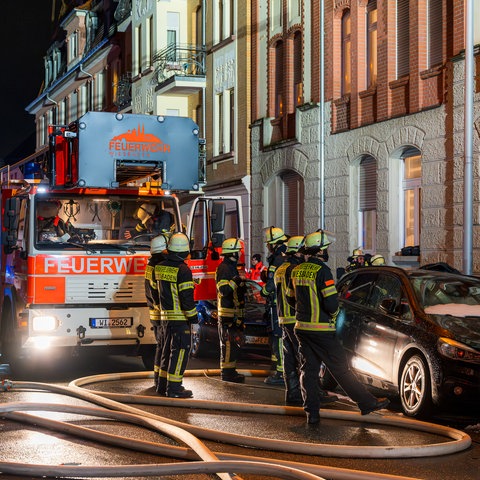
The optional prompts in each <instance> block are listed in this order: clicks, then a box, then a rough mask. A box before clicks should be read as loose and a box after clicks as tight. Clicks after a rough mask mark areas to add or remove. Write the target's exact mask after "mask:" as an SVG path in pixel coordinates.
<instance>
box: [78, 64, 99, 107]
mask: <svg viewBox="0 0 480 480" xmlns="http://www.w3.org/2000/svg"><path fill="white" fill-rule="evenodd" d="M80 71H81V72H82V73H84V74H85V75H88V76H89V77H90V78H91V79H92V88H91V91H90V93H91V95H90V98H89V99H88V100H89V102H88V103H89V104H90V105H88V109H87V110H88V111H92V110H93V86H94V81H95V80H94V78H93V75H92V74H91V73H89V72H87V71H86V70H84V69H83V66H82V64H80Z"/></svg>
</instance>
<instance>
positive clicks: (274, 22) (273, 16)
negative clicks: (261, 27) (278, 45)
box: [270, 0, 283, 30]
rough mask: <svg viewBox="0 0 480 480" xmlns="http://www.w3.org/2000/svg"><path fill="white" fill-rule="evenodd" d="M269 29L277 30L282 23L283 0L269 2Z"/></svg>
mask: <svg viewBox="0 0 480 480" xmlns="http://www.w3.org/2000/svg"><path fill="white" fill-rule="evenodd" d="M270 25H271V27H270V30H278V29H279V28H282V25H283V0H271V2H270Z"/></svg>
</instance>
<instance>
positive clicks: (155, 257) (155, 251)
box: [145, 233, 168, 392]
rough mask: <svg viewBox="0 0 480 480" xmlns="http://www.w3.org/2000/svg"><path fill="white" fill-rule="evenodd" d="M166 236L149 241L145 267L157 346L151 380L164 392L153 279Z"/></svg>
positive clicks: (164, 251) (164, 250)
mask: <svg viewBox="0 0 480 480" xmlns="http://www.w3.org/2000/svg"><path fill="white" fill-rule="evenodd" d="M167 243H168V236H167V235H166V234H163V233H162V234H160V235H158V237H155V238H154V239H152V241H151V243H150V254H151V257H150V259H149V261H148V264H147V266H146V267H145V297H146V299H147V305H148V311H149V315H150V322H151V324H152V326H153V333H154V334H155V340H156V342H157V347H156V350H155V360H154V363H153V381H154V383H155V390H159V391H160V392H165V391H166V388H167V376H166V375H164V376H163V377H162V379H161V381H160V385H159V380H158V377H159V373H160V360H161V357H162V349H163V337H164V329H163V328H161V326H162V324H163V322H160V297H159V292H158V285H157V282H156V281H155V266H156V265H158V264H159V263H160V262H162V261H164V260H165V259H166V254H167Z"/></svg>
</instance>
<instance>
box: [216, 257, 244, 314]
mask: <svg viewBox="0 0 480 480" xmlns="http://www.w3.org/2000/svg"><path fill="white" fill-rule="evenodd" d="M235 277H238V270H237V262H236V261H232V260H230V259H229V258H228V257H224V259H223V261H222V262H221V263H220V264H219V265H218V267H217V271H216V272H215V282H216V284H217V311H218V316H219V317H230V318H234V317H237V318H242V319H243V317H244V316H245V311H244V307H245V290H244V289H242V288H239V286H238V285H237V284H236V283H235V282H234V281H233V279H234V278H235Z"/></svg>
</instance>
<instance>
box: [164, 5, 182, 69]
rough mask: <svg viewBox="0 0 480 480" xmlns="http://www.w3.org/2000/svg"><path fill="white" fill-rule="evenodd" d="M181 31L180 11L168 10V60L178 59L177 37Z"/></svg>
mask: <svg viewBox="0 0 480 480" xmlns="http://www.w3.org/2000/svg"><path fill="white" fill-rule="evenodd" d="M179 32H180V14H179V13H178V12H167V48H168V54H167V60H168V61H169V62H175V61H177V38H178V36H179Z"/></svg>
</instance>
